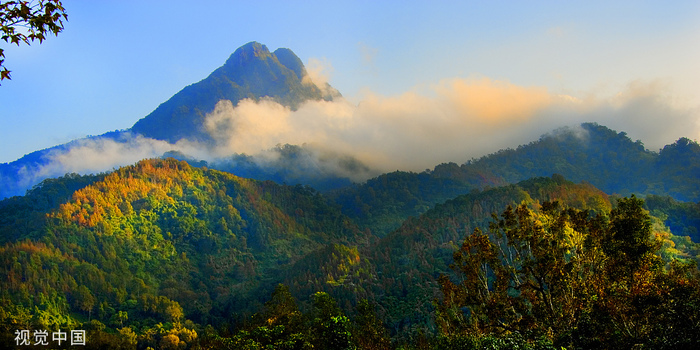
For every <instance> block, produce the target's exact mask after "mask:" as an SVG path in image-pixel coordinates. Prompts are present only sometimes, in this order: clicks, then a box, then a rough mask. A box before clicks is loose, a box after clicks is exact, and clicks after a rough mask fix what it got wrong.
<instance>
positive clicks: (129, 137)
mask: <svg viewBox="0 0 700 350" xmlns="http://www.w3.org/2000/svg"><path fill="white" fill-rule="evenodd" d="M310 62H311V63H313V62H314V60H313V59H311V60H310ZM313 66H314V65H313V64H310V67H311V68H310V69H307V68H306V67H304V65H303V63H302V62H301V60H300V59H299V57H297V56H296V55H295V54H294V53H293V52H292V51H291V50H289V49H285V48H280V49H277V50H275V51H274V52H270V51H269V50H268V49H267V47H266V46H264V45H262V44H260V43H257V42H251V43H248V44H246V45H244V46H242V47H241V48H239V49H237V50H236V51H235V52H234V53H233V54H232V55H231V56H230V57H229V58H228V60H226V62H225V63H224V65H223V66H222V67H220V68H219V69H217V70H216V71H214V72H213V73H211V74H210V75H209V76H208V77H207V78H205V79H203V80H201V81H200V82H197V83H195V84H192V85H190V86H187V87H185V88H184V89H182V90H181V91H180V92H179V93H177V94H176V95H174V96H173V97H172V98H170V99H169V100H168V101H166V102H164V103H163V104H161V105H160V106H158V107H157V108H156V109H155V110H154V111H153V112H152V113H151V114H149V115H148V116H146V117H144V118H142V119H141V120H139V121H137V122H136V123H135V124H134V126H133V127H132V128H131V129H127V130H121V131H114V132H110V133H106V134H103V135H100V136H92V137H87V138H84V139H79V140H75V141H73V142H70V143H68V144H64V145H59V146H56V147H53V148H49V149H46V150H41V151H37V152H34V153H32V154H29V155H27V156H25V157H23V158H21V159H19V160H17V161H15V162H11V163H6V164H0V198H4V197H8V196H12V195H22V194H24V193H25V191H26V190H27V189H30V188H31V187H32V186H34V185H36V184H38V183H39V182H40V181H41V180H43V179H46V178H51V177H56V176H63V175H65V174H67V173H68V174H69V173H77V174H93V173H95V174H96V173H101V172H107V171H111V170H112V169H115V168H118V167H120V166H124V165H128V164H133V163H135V162H137V161H139V160H141V159H144V158H155V157H161V156H163V155H164V154H166V153H169V154H179V155H182V156H183V157H180V158H179V159H188V160H193V161H194V162H201V161H205V162H206V163H207V165H208V166H210V167H214V168H218V169H222V170H226V171H229V172H232V173H235V174H240V175H243V176H249V177H251V178H255V179H261V180H265V179H269V180H274V181H277V182H280V183H288V184H296V183H299V184H304V185H310V186H313V187H315V188H318V189H320V190H324V191H326V190H332V189H339V188H341V187H344V186H347V185H349V184H350V183H362V182H364V181H366V180H368V179H372V178H374V177H376V176H378V175H379V174H382V173H391V172H394V171H403V172H421V171H423V169H432V168H433V167H435V164H439V163H444V164H449V163H451V162H454V163H455V164H464V163H465V162H470V159H472V160H474V159H479V158H480V157H483V156H484V155H485V154H493V153H494V152H498V151H499V150H505V151H502V152H499V153H501V156H507V155H511V154H513V155H514V157H515V158H520V159H521V160H519V161H515V163H513V166H515V167H517V169H516V170H514V171H515V172H514V173H512V174H510V173H507V172H506V173H499V171H500V170H498V169H491V168H493V167H494V166H491V165H489V164H488V163H487V162H486V163H479V165H478V167H482V165H483V169H479V170H474V169H473V168H474V167H475V166H476V165H474V166H472V170H469V171H467V173H483V174H482V175H483V176H484V177H485V178H486V180H484V181H485V183H489V181H491V182H493V183H499V184H500V183H512V182H517V181H519V180H523V179H525V178H527V176H530V175H533V176H534V175H544V176H549V175H551V173H554V172H557V173H562V174H565V175H566V176H567V177H570V178H573V179H578V178H579V177H577V175H576V173H580V171H579V170H580V169H579V170H576V169H574V168H576V167H583V168H581V169H584V168H585V167H586V164H585V162H584V163H581V159H578V160H577V159H569V158H567V157H566V156H565V155H561V156H558V157H559V158H557V161H556V162H554V163H552V162H550V160H551V159H547V158H546V157H544V156H542V157H543V158H542V159H541V160H538V161H537V162H534V161H533V159H530V158H531V157H532V156H535V157H536V155H535V153H537V152H538V151H533V152H535V153H533V154H525V153H522V152H520V153H512V152H511V151H510V150H515V148H516V147H519V146H520V145H526V144H528V143H530V142H532V141H533V140H537V139H538V138H539V137H540V136H541V135H543V134H546V133H550V132H551V131H552V130H555V129H557V128H560V127H574V128H576V127H575V126H576V125H580V124H581V123H584V122H589V121H591V120H593V121H596V122H598V123H600V124H601V125H607V126H615V127H616V128H617V130H624V131H628V132H629V133H630V135H634V136H635V137H640V136H645V138H642V140H644V142H645V143H647V146H639V147H637V148H640V147H641V150H642V151H643V152H637V151H634V152H637V153H636V154H637V155H638V156H639V157H641V159H642V160H639V161H637V160H633V157H631V156H630V157H629V158H628V159H625V162H626V161H630V162H632V163H633V164H630V165H629V166H630V167H631V168H633V169H639V166H640V164H646V163H645V162H646V160H644V159H648V158H649V157H652V158H653V157H654V156H653V155H652V153H655V152H647V151H646V148H651V149H661V148H663V147H664V146H665V145H666V143H660V141H659V140H661V139H659V138H658V137H661V136H663V137H664V138H662V139H664V140H665V139H666V138H667V137H668V136H669V135H672V134H678V132H677V129H678V128H680V129H682V130H688V131H689V132H690V133H691V134H692V130H693V129H692V127H690V126H689V125H690V124H689V122H688V120H689V119H688V115H689V114H688V113H689V112H688V111H684V110H678V109H674V108H673V107H671V106H670V105H668V104H667V103H666V102H665V100H664V99H661V98H659V97H658V96H659V94H661V93H662V92H663V91H659V90H658V89H659V88H658V87H657V86H656V85H653V84H651V85H649V86H645V85H644V84H641V83H636V84H633V85H631V86H630V87H629V88H628V90H626V91H623V92H621V93H620V94H618V96H616V97H615V98H614V99H610V100H606V99H591V98H589V99H584V100H579V99H577V98H574V97H572V96H563V95H557V94H553V93H550V92H548V91H547V90H546V89H543V88H539V87H523V86H517V85H515V84H512V83H509V82H507V81H495V80H490V79H487V78H481V79H470V78H457V79H445V80H443V81H440V82H438V83H436V84H435V85H433V86H430V87H429V88H427V90H428V91H421V90H419V89H414V90H410V91H408V92H406V93H403V94H400V95H396V96H382V95H380V94H376V93H373V92H371V91H369V90H368V91H366V92H364V93H363V95H362V96H360V97H359V102H356V101H350V100H348V99H345V98H343V97H342V96H341V95H340V93H338V92H337V91H336V90H335V89H333V88H332V87H331V86H330V85H328V83H327V77H324V76H323V75H322V74H319V72H317V71H316V67H313ZM660 115H663V116H664V118H659V117H658V116H660ZM662 120H663V122H661V121H662ZM637 121H644V124H639V123H637ZM650 129H653V130H654V133H650V132H649V130H650ZM573 135H574V136H575V137H574V136H571V137H574V139H576V137H578V136H580V135H578V136H576V133H574V134H573ZM655 135H656V136H658V137H655ZM562 137H563V138H567V137H569V136H562ZM673 140H675V139H673ZM685 140H686V141H685V142H686V145H687V146H688V147H685V148H688V149H692V148H693V147H692V144H693V141H692V140H690V139H685ZM598 141H600V140H597V139H596V140H593V141H592V143H591V145H593V146H591V147H593V148H590V149H587V148H586V147H588V146H586V145H585V144H583V143H577V142H573V141H572V142H569V143H567V144H566V145H564V144H562V145H560V146H557V147H562V148H566V147H572V148H574V149H577V150H580V149H581V147H583V148H584V149H586V150H583V151H582V152H584V153H586V152H588V153H595V152H597V151H596V150H597V149H599V148H596V147H599V146H600V145H596V142H598ZM628 146H629V145H628V144H627V143H624V142H623V143H620V144H609V145H608V144H606V145H605V147H608V148H609V147H613V149H611V150H609V149H599V150H600V151H603V152H602V153H599V155H598V156H594V155H586V156H585V157H588V158H590V160H591V161H593V162H594V163H595V162H597V163H596V164H598V165H601V164H603V163H601V162H600V161H599V160H596V159H597V158H596V157H598V158H601V157H602V158H601V159H603V158H605V157H607V156H608V155H609V154H608V153H610V152H614V153H617V152H618V150H617V149H616V147H628ZM601 147H602V146H601ZM681 148H684V147H681ZM530 149H532V148H530ZM170 152H175V153H170ZM528 152H529V151H528ZM547 152H549V151H547ZM572 152H578V151H574V150H572ZM620 152H623V153H625V152H627V151H622V150H621V151H620ZM645 152H646V153H645ZM664 153H665V154H668V155H670V154H671V153H669V152H664ZM672 153H673V152H672ZM673 154H674V155H675V156H674V157H685V156H686V155H687V154H690V155H692V154H693V153H692V152H690V153H688V152H685V153H683V152H680V153H679V152H675V153H673ZM630 155H631V153H630ZM674 157H671V158H674ZM496 158H497V157H496ZM496 158H493V159H492V160H491V163H494V162H496V163H497V162H498V161H497V160H496ZM502 158H503V157H501V158H500V159H502ZM506 158H507V157H506ZM552 159H553V158H552ZM509 161H510V160H509ZM640 162H641V163H640ZM540 163H541V165H542V166H540ZM569 163H572V164H573V163H576V165H571V166H573V167H574V168H567V166H566V164H569ZM623 163H624V162H623ZM681 163H682V161H681V160H679V159H671V160H670V161H664V162H663V164H668V165H671V169H674V168H675V167H679V166H681ZM494 164H495V163H494ZM499 166H500V165H499ZM649 166H651V167H652V168H654V169H656V168H655V167H656V166H657V165H656V164H651V165H649ZM450 167H451V165H450V166H448V167H440V169H436V170H435V171H436V172H438V173H443V174H444V173H449V172H452V170H451V169H449V168H450ZM489 167H491V168H489ZM465 169H466V168H465ZM487 169H491V170H488V171H487ZM528 169H529V170H528ZM508 171H511V170H508ZM669 171H675V170H669ZM683 171H685V170H683ZM683 171H681V172H683ZM584 172H585V171H584ZM669 175H672V174H669ZM427 176H428V177H436V176H434V175H430V174H428V175H427ZM460 176H462V177H463V176H466V175H464V174H462V175H458V176H457V177H460ZM598 177H599V178H600V181H598V180H595V181H596V185H598V186H601V187H604V188H605V190H611V191H620V192H621V193H627V192H630V193H631V192H644V193H646V192H649V193H666V192H665V190H653V189H648V188H646V187H644V186H647V187H648V186H652V187H653V186H656V185H654V184H653V183H648V180H646V179H647V177H648V176H647V175H644V179H645V180H643V182H645V183H646V185H644V186H642V185H640V184H639V183H636V184H635V185H634V186H632V187H629V181H627V180H628V179H624V180H610V179H608V180H605V179H604V176H602V175H600V174H599V176H598ZM657 178H658V176H657ZM629 180H630V181H632V182H635V181H636V182H639V181H642V180H636V179H629ZM440 181H443V182H450V181H455V180H454V179H451V178H450V177H449V176H448V177H446V178H441V180H440ZM460 181H461V180H460ZM494 181H495V182H494ZM587 181H593V180H587ZM603 181H618V182H620V184H618V185H619V186H618V185H615V184H603V183H602V182H603ZM649 181H650V180H649ZM458 182H459V181H458ZM657 184H658V183H657ZM446 186H448V187H449V186H452V185H449V184H446ZM456 186H457V187H463V186H462V185H456ZM467 187H468V188H471V187H470V186H467ZM625 187H628V188H625ZM674 191H675V192H674V193H673V195H674V197H675V198H677V199H689V198H695V195H694V194H693V193H694V192H693V191H692V189H680V188H679V189H676V190H674ZM437 193H442V192H441V191H437ZM446 193H449V191H448V192H446ZM459 193H462V192H459ZM427 196H428V197H430V196H435V198H440V199H446V198H448V197H446V196H443V195H441V194H436V195H432V194H428V195H427ZM419 202H420V204H418V205H417V206H416V205H414V207H416V208H422V207H424V206H425V205H430V204H431V203H435V202H434V201H432V200H429V201H428V202H426V203H423V202H421V201H419ZM421 210H422V209H421ZM418 212H420V210H419V211H417V212H416V213H418Z"/></svg>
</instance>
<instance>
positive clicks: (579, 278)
mask: <svg viewBox="0 0 700 350" xmlns="http://www.w3.org/2000/svg"><path fill="white" fill-rule="evenodd" d="M493 219H494V221H493V222H492V223H491V224H490V227H489V232H488V233H484V232H482V231H480V230H478V229H477V230H475V231H474V233H473V234H471V235H469V236H467V237H466V238H465V240H464V243H463V244H462V246H461V247H460V249H459V250H458V251H456V252H455V253H454V264H452V265H451V267H452V269H453V270H454V271H455V272H456V275H457V276H458V277H459V279H461V281H459V282H453V280H455V278H450V277H448V276H444V275H443V276H441V277H440V279H439V283H440V285H441V288H442V292H443V295H444V300H443V301H442V303H440V305H439V307H438V324H439V326H440V327H441V330H442V333H443V334H444V335H446V336H448V337H449V336H459V335H463V334H483V335H507V334H523V335H525V336H526V337H527V338H528V339H529V340H530V341H535V340H536V339H549V340H551V341H553V342H554V344H555V345H563V346H566V347H567V348H576V347H579V346H581V347H583V348H589V349H593V348H604V347H606V346H610V345H611V344H616V345H617V346H620V347H623V348H625V347H632V346H635V344H660V343H658V342H656V341H657V340H658V339H659V337H661V335H660V334H659V332H660V329H659V327H658V326H657V324H658V322H661V321H662V319H664V320H666V319H667V318H672V319H675V320H679V318H678V316H679V315H675V316H674V315H672V313H670V312H669V311H668V308H673V309H674V310H679V309H682V310H683V312H684V313H685V314H684V316H683V317H684V318H690V319H697V317H698V311H697V310H695V311H690V310H693V309H692V308H691V307H685V306H679V305H676V304H678V303H679V301H678V300H677V299H675V298H672V297H671V296H672V295H674V294H677V293H681V292H682V293H688V295H689V296H690V295H692V296H693V297H691V298H688V300H697V299H696V298H697V297H698V296H699V295H700V292H699V291H698V289H693V288H692V287H690V288H689V287H688V286H690V285H694V286H696V285H697V279H696V276H697V274H695V275H693V274H692V273H691V272H689V271H692V270H693V269H694V270H697V269H695V268H694V267H693V269H690V268H689V267H687V266H685V265H683V264H678V263H675V264H673V265H674V266H672V267H671V268H670V269H669V270H664V269H663V264H662V263H661V260H660V258H659V257H658V256H657V255H655V251H656V250H657V249H658V247H659V245H658V243H656V241H655V240H654V239H653V237H652V232H651V224H650V218H649V215H648V213H646V211H644V209H643V201H641V200H639V199H637V198H634V197H632V198H623V199H621V200H620V201H619V202H618V205H617V207H616V208H615V209H614V210H613V211H612V212H610V213H609V216H608V215H607V214H606V213H601V214H600V215H595V216H591V215H589V213H588V212H586V211H579V210H576V209H571V208H562V207H561V206H560V205H559V204H558V203H557V202H554V203H544V204H542V206H541V208H538V209H534V210H533V209H530V208H528V207H527V206H526V205H524V204H523V205H520V206H517V207H516V208H512V207H510V206H509V207H508V208H507V209H506V210H505V211H504V212H503V213H502V214H501V215H500V217H499V216H496V215H495V214H494V216H493ZM674 286H676V287H674ZM681 286H683V287H682V288H681ZM675 288H679V289H675ZM693 302H696V301H693ZM674 303H676V304H674ZM680 303H681V304H682V302H680ZM666 304H668V306H663V305H666ZM674 312H676V311H674ZM661 315H663V317H662V316H661ZM667 322H668V320H667ZM682 328H684V329H685V330H684V332H685V333H684V334H692V332H690V331H689V330H688V328H689V327H688V326H686V327H682ZM690 328H692V329H696V330H697V329H700V325H698V324H697V323H696V324H695V325H694V326H690ZM666 333H669V331H666ZM686 340H687V341H688V342H692V341H693V340H692V339H690V338H687V337H686Z"/></svg>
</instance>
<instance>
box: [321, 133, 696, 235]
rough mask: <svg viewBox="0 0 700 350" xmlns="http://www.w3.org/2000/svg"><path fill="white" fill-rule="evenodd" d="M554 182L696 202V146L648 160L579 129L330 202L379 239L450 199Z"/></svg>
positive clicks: (391, 179) (403, 175) (345, 193)
mask: <svg viewBox="0 0 700 350" xmlns="http://www.w3.org/2000/svg"><path fill="white" fill-rule="evenodd" d="M553 174H560V175H562V176H564V177H565V178H567V179H571V180H572V181H576V182H579V181H586V182H589V183H591V184H593V185H594V186H596V187H597V188H600V189H601V190H603V191H604V192H606V193H610V194H620V195H630V194H633V193H636V194H642V195H646V194H654V195H662V196H666V195H668V196H671V197H673V198H675V199H677V200H680V201H700V145H698V143H697V142H694V141H692V140H689V139H687V138H681V139H679V140H678V141H677V142H675V143H674V144H672V145H668V146H666V147H664V148H663V149H662V150H661V151H660V152H659V153H655V152H651V151H648V150H646V149H645V148H644V145H643V144H642V143H641V142H639V141H637V142H634V141H632V140H630V139H629V137H627V135H626V134H625V133H624V132H619V133H618V132H616V131H614V130H611V129H609V128H607V127H605V126H602V125H598V124H595V123H584V124H582V125H581V126H579V127H570V128H563V129H559V130H555V131H553V132H551V133H548V134H546V135H543V136H542V137H541V138H540V139H539V140H537V141H534V142H531V143H529V144H527V145H522V146H519V147H518V148H517V149H504V150H501V151H498V152H496V153H494V154H491V155H487V156H484V157H481V158H479V159H474V160H472V161H469V162H467V163H465V164H462V165H457V164H455V163H447V164H440V165H438V166H436V167H435V168H434V169H433V170H432V171H425V172H422V173H412V172H403V171H397V172H393V173H389V174H383V175H380V176H379V177H376V178H372V179H370V180H368V181H366V182H364V183H362V184H359V185H355V186H352V187H348V188H344V189H340V190H337V191H333V192H332V193H331V194H330V196H331V197H332V198H334V200H335V201H336V202H337V203H338V204H340V205H341V206H342V208H343V211H344V212H345V213H346V214H347V215H348V216H350V217H352V218H354V219H355V220H356V221H357V222H358V224H360V225H361V226H367V227H370V228H371V229H372V230H373V231H374V232H375V233H376V234H379V235H380V236H381V235H384V234H386V233H388V232H390V231H392V230H394V229H396V228H397V227H398V226H399V225H400V224H401V223H402V222H403V221H404V220H406V219H407V218H408V217H409V216H417V215H420V214H421V213H423V212H425V211H426V210H427V209H428V208H430V207H432V206H433V205H435V204H437V203H440V202H443V201H446V200H448V199H450V198H454V197H455V196H458V195H461V194H467V193H469V192H471V191H474V190H478V189H484V188H488V187H493V186H502V185H506V184H512V183H517V182H519V181H523V180H526V179H529V178H533V177H539V176H546V177H549V176H552V175H553Z"/></svg>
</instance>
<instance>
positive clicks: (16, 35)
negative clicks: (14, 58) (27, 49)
mask: <svg viewBox="0 0 700 350" xmlns="http://www.w3.org/2000/svg"><path fill="white" fill-rule="evenodd" d="M64 20H68V15H67V14H66V10H65V9H64V8H63V4H61V1H60V0H38V1H37V2H34V1H23V0H18V1H6V2H3V3H0V35H1V36H0V38H2V40H4V41H5V42H6V43H10V44H16V45H18V46H19V44H20V43H25V44H27V45H29V44H30V43H31V42H33V41H35V40H38V41H39V43H41V42H43V41H44V40H46V35H47V34H50V33H52V34H54V35H58V33H60V32H61V31H62V30H63V21H64ZM4 62H5V53H4V50H3V49H2V48H0V81H1V80H4V79H10V71H9V70H8V69H7V68H6V67H5V66H4Z"/></svg>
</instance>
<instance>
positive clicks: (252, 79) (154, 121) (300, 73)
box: [131, 42, 340, 143]
mask: <svg viewBox="0 0 700 350" xmlns="http://www.w3.org/2000/svg"><path fill="white" fill-rule="evenodd" d="M330 90H331V91H333V92H332V93H324V92H323V91H322V90H321V89H320V88H319V87H317V86H316V85H315V84H313V83H311V82H310V80H309V78H308V74H307V72H306V68H304V65H303V64H302V62H301V60H300V59H299V58H298V57H297V56H296V55H295V54H294V53H293V52H292V51H291V50H289V49H286V48H280V49H277V50H276V51H275V52H272V53H271V52H270V51H269V50H268V49H267V47H266V46H265V45H262V44H260V43H257V42H250V43H248V44H245V45H243V46H241V47H240V48H238V49H237V50H236V51H235V52H234V53H233V54H232V55H231V57H229V59H228V60H227V61H226V63H225V64H224V65H223V66H222V67H220V68H218V69H217V70H215V71H214V72H213V73H211V75H209V76H208V77H207V78H206V79H204V80H202V81H200V82H198V83H195V84H192V85H190V86H187V87H185V88H184V89H182V90H181V91H180V92H178V93H177V94H175V95H174V96H173V97H171V98H170V99H169V100H168V101H166V102H164V103H163V104H161V105H160V106H158V108H156V110H154V111H153V112H152V113H151V114H149V115H147V116H146V117H144V118H143V119H141V120H139V121H138V122H136V124H134V126H133V127H132V128H131V131H133V132H135V133H138V134H141V135H143V136H146V137H150V138H154V139H158V140H165V141H169V142H171V143H175V142H177V141H179V140H180V139H190V140H197V141H211V139H210V137H209V135H208V134H206V133H205V132H204V130H203V129H202V126H203V124H204V117H205V116H206V115H207V114H208V113H210V112H212V111H213V110H214V106H215V105H216V104H217V103H218V102H219V101H221V100H229V101H231V102H232V103H233V105H234V106H235V105H236V104H237V102H238V101H240V100H242V99H244V98H252V99H256V100H257V99H259V98H262V97H266V96H267V97H270V98H272V99H273V100H275V101H277V102H279V103H280V104H282V105H285V106H289V107H291V108H292V109H294V108H296V107H298V106H299V105H300V104H301V103H302V102H304V101H307V100H320V99H326V100H330V99H332V98H333V97H335V96H339V95H340V94H339V93H338V92H337V91H336V90H334V89H332V88H331V89H330Z"/></svg>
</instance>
